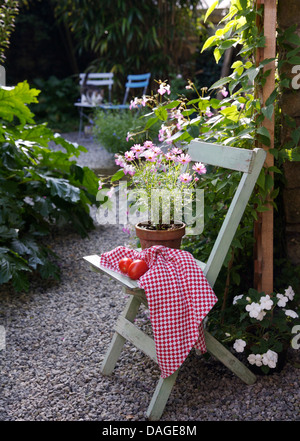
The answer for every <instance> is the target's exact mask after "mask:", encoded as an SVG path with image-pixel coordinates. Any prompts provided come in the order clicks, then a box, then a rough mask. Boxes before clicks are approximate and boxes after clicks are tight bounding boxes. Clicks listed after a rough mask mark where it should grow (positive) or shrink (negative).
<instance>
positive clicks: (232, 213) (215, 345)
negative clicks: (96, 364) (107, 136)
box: [84, 140, 266, 420]
mask: <svg viewBox="0 0 300 441" xmlns="http://www.w3.org/2000/svg"><path fill="white" fill-rule="evenodd" d="M188 153H189V155H190V156H191V157H192V160H193V161H197V162H198V161H199V162H202V163H204V164H207V165H208V164H210V165H213V166H219V167H222V168H226V169H230V170H237V171H240V172H241V180H240V183H239V185H238V187H237V189H236V192H235V195H234V197H233V199H232V202H231V204H230V207H229V209H228V211H227V215H226V217H225V219H224V221H223V224H222V227H221V229H220V231H219V234H218V236H217V239H216V241H215V243H214V246H213V248H212V251H211V254H210V256H209V258H208V260H207V262H205V263H204V262H201V261H197V262H198V264H199V266H200V267H201V269H202V270H203V272H204V274H205V276H206V278H207V280H208V282H209V283H210V285H211V286H212V287H213V286H214V284H215V281H216V279H217V277H218V275H219V272H220V270H221V267H222V265H223V262H224V259H225V257H226V255H227V253H228V250H229V247H230V245H231V242H232V240H233V238H234V235H235V233H236V231H237V228H238V226H239V223H240V220H241V218H242V216H243V213H244V211H245V208H246V206H247V204H248V201H249V198H250V196H251V194H252V191H253V189H254V186H255V183H256V181H257V178H258V176H259V173H260V171H261V169H262V167H263V164H264V161H265V157H266V152H265V151H264V150H263V149H257V148H255V149H254V150H246V149H240V148H233V147H228V146H223V145H216V144H210V143H205V142H201V141H199V140H194V141H192V142H191V143H190V144H189V147H188ZM84 259H85V260H86V261H87V262H88V263H89V264H90V265H91V267H92V268H93V269H94V270H95V271H99V272H102V273H105V274H107V275H109V276H110V277H111V278H113V279H114V280H116V281H118V282H119V283H120V284H121V285H122V286H123V288H124V290H125V292H126V293H128V294H130V298H129V300H128V302H127V305H126V308H125V309H124V311H123V313H122V314H121V315H120V316H119V318H118V320H117V322H116V325H115V333H114V336H113V339H112V342H111V345H110V347H109V349H108V351H107V354H106V357H105V358H104V360H103V364H102V373H103V374H105V375H109V374H110V373H111V372H112V371H113V369H114V367H115V365H116V363H117V360H118V358H119V356H120V354H121V351H122V348H123V345H124V343H125V341H126V340H128V341H130V342H131V343H132V344H134V345H135V346H136V347H137V348H138V349H140V350H142V351H143V352H144V353H145V354H146V355H148V356H149V357H150V358H151V359H152V360H154V361H155V362H157V358H156V352H155V342H154V340H153V339H152V338H150V337H149V336H148V335H145V334H144V333H143V332H142V331H141V330H140V329H138V328H137V327H136V326H135V325H134V324H133V321H134V318H135V316H136V314H137V313H138V310H139V307H140V305H141V303H144V304H145V305H147V299H146V296H145V292H144V290H142V289H140V288H139V287H138V284H137V282H136V281H133V280H130V279H129V278H128V277H126V276H122V275H120V274H118V273H115V272H114V271H111V270H108V269H106V268H103V267H101V266H100V256H98V255H92V256H86V257H84ZM204 334H205V342H206V348H207V351H208V352H209V353H210V354H212V355H213V356H214V357H215V358H216V359H218V360H219V361H221V362H222V363H223V364H224V365H225V366H226V367H227V368H229V369H230V370H231V371H232V372H233V373H234V374H235V375H236V376H238V377H239V378H240V379H241V380H242V381H244V382H245V383H246V384H253V383H254V382H255V380H256V377H255V375H254V374H253V373H252V372H251V371H250V370H249V369H248V368H247V367H246V366H245V365H244V364H243V363H241V362H240V361H239V360H238V359H237V358H236V357H235V356H234V355H233V354H232V353H231V352H230V351H229V350H227V349H226V348H225V347H224V346H223V345H222V344H221V343H220V342H218V341H217V340H216V339H215V338H214V337H213V336H212V335H211V334H210V333H209V332H207V331H206V330H205V329H204ZM178 371H179V370H177V371H176V372H175V373H174V374H172V375H171V376H170V377H167V378H165V379H162V378H160V380H159V381H158V384H157V387H156V390H155V392H154V395H153V396H152V399H151V402H150V404H149V407H148V410H147V417H148V419H150V420H158V419H160V417H161V415H162V413H163V411H164V408H165V405H166V403H167V400H168V397H169V395H170V393H171V390H172V387H173V385H174V382H175V380H176V377H177V374H178Z"/></svg>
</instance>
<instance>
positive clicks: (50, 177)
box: [0, 81, 97, 290]
mask: <svg viewBox="0 0 300 441" xmlns="http://www.w3.org/2000/svg"><path fill="white" fill-rule="evenodd" d="M38 94H39V91H38V90H37V89H30V87H29V85H28V83H27V82H26V81H25V82H23V83H19V84H18V85H17V86H15V87H12V88H4V87H2V88H0V119H1V127H0V207H1V210H0V232H1V234H0V283H1V284H2V283H7V282H9V281H11V282H12V284H13V287H14V288H15V289H16V290H26V289H28V287H29V278H28V275H29V274H30V273H31V272H34V271H36V272H37V273H38V274H39V275H41V276H42V277H43V278H48V277H54V278H58V277H59V270H58V265H57V263H56V260H55V258H56V257H57V256H55V255H54V254H53V252H52V251H51V248H50V247H49V246H47V243H46V241H45V240H44V239H45V238H46V236H47V235H48V234H49V232H50V230H51V228H52V226H54V225H55V226H57V227H60V226H62V225H66V226H69V227H70V228H73V229H74V231H76V232H77V233H79V234H80V235H81V236H83V237H84V236H86V235H87V234H88V231H89V230H90V229H91V228H93V221H92V219H91V217H90V213H89V207H90V205H91V204H93V203H95V190H94V189H95V186H96V183H97V177H96V176H95V174H94V173H93V172H92V171H91V170H90V169H89V168H87V167H83V168H82V167H80V166H79V165H77V164H76V161H75V160H71V158H74V157H78V155H79V154H80V153H81V152H84V151H86V150H85V148H84V147H81V146H78V147H75V146H74V145H73V144H71V143H69V142H67V141H65V140H64V139H63V138H61V137H60V136H58V135H55V134H53V132H52V131H51V130H50V129H49V128H47V126H46V124H39V125H38V124H35V122H34V119H33V117H34V115H33V113H32V112H31V110H30V108H29V105H31V104H33V103H36V102H37V96H38ZM49 142H53V143H55V144H58V145H61V146H62V147H63V149H64V150H65V151H64V150H63V149H61V150H57V151H54V150H52V149H51V148H50V147H49Z"/></svg>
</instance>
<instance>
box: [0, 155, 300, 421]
mask: <svg viewBox="0 0 300 441" xmlns="http://www.w3.org/2000/svg"><path fill="white" fill-rule="evenodd" d="M91 148H92V147H91ZM93 158H95V156H94V155H93ZM100 159H101V158H100ZM105 160H106V159H105ZM100 162H101V161H99V163H100ZM97 165H101V163H100V164H97ZM125 241H126V236H125V235H124V233H123V232H122V230H121V228H120V227H118V226H97V227H96V229H95V230H94V231H93V232H91V234H90V236H89V238H86V239H81V238H80V237H77V236H76V235H74V234H70V233H69V232H68V231H61V232H60V233H59V234H56V235H53V236H52V237H50V238H49V245H50V246H51V247H52V248H53V250H54V251H55V252H57V253H58V254H59V255H60V257H61V271H62V277H61V281H60V283H57V282H50V281H49V282H43V281H40V280H33V281H32V286H31V289H30V291H29V292H28V293H26V294H24V293H19V294H15V293H13V292H12V291H10V290H9V288H8V287H7V286H5V287H4V286H1V285H0V325H2V327H4V328H5V332H6V335H5V337H6V338H5V343H6V345H5V348H4V349H3V350H0V369H1V386H0V421H79V420H83V421H145V420H146V418H145V412H146V410H147V407H148V404H149V402H150V399H151V397H152V393H153V391H154V389H155V386H156V383H157V381H158V379H159V370H158V367H157V365H155V364H154V362H152V361H151V360H150V359H149V358H148V357H146V356H145V355H144V354H143V353H141V352H140V351H138V350H136V349H135V348H134V347H133V346H131V345H130V344H129V343H126V344H125V346H124V350H123V352H122V354H121V357H120V359H119V362H118V364H117V366H116V368H115V370H114V372H113V374H112V375H111V376H108V377H106V376H102V375H101V373H100V366H101V362H102V359H103V357H104V355H105V352H106V350H107V347H108V345H109V343H110V340H111V337H112V333H113V330H112V326H113V324H114V322H115V320H116V318H117V316H118V315H119V313H120V312H121V311H122V310H123V308H124V306H125V303H126V298H125V295H124V294H123V293H122V291H120V288H119V286H118V285H117V284H116V283H115V282H114V281H112V280H110V279H109V278H108V277H106V276H100V275H99V274H96V273H94V272H92V271H91V270H89V268H88V267H87V265H86V264H85V263H84V261H83V259H82V257H83V256H84V255H88V254H101V253H102V252H105V251H108V250H110V249H112V248H114V247H116V246H118V245H123V244H124V242H125ZM137 322H138V324H139V325H140V326H141V327H142V328H144V329H146V330H148V327H149V324H148V323H149V321H148V314H147V311H146V310H145V309H141V311H140V313H139V315H138V317H137ZM299 352H300V351H299V350H298V351H295V350H291V351H290V354H289V358H288V362H287V364H286V366H285V368H284V369H283V371H282V372H281V373H280V374H273V375H270V376H258V377H257V381H256V383H255V384H254V385H252V386H247V385H245V384H244V383H243V382H241V381H240V380H239V379H238V378H236V377H235V376H234V375H233V374H232V373H231V372H230V371H229V370H228V369H227V368H226V367H224V366H223V365H222V364H221V363H219V362H218V361H216V360H214V359H212V358H210V359H209V360H206V359H205V358H204V357H201V356H198V355H196V354H195V353H193V352H192V353H191V355H190V356H189V357H188V359H187V360H186V361H185V363H184V364H183V366H182V369H181V371H180V373H179V376H178V379H177V382H176V383H175V386H174V388H173V390H172V393H171V395H170V398H169V401H168V403H167V406H166V409H165V412H164V414H163V416H162V418H161V421H299V420H300V418H299V401H300V400H299V397H300V396H299V380H300V369H299V367H300V357H299Z"/></svg>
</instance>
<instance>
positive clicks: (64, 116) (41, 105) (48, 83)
mask: <svg viewBox="0 0 300 441" xmlns="http://www.w3.org/2000/svg"><path fill="white" fill-rule="evenodd" d="M33 87H37V88H38V89H40V90H41V93H40V95H39V102H38V103H36V104H34V114H35V119H36V121H39V122H40V121H47V122H48V124H49V126H50V127H51V128H53V129H55V130H58V129H61V128H62V129H63V130H64V129H65V127H68V126H70V127H71V128H73V130H74V126H75V129H77V126H78V121H79V118H78V111H77V109H76V107H75V106H74V103H75V102H76V100H77V99H78V98H79V95H80V93H79V86H78V84H77V83H76V82H75V80H74V78H73V77H67V78H63V79H59V78H57V77H56V76H54V75H51V76H50V77H49V78H48V79H47V80H44V79H42V78H36V79H35V80H34V81H33Z"/></svg>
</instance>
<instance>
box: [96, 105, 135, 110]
mask: <svg viewBox="0 0 300 441" xmlns="http://www.w3.org/2000/svg"><path fill="white" fill-rule="evenodd" d="M98 107H99V108H100V109H103V110H120V109H129V104H100V105H99V106H98Z"/></svg>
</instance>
